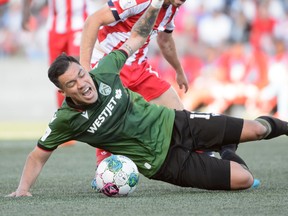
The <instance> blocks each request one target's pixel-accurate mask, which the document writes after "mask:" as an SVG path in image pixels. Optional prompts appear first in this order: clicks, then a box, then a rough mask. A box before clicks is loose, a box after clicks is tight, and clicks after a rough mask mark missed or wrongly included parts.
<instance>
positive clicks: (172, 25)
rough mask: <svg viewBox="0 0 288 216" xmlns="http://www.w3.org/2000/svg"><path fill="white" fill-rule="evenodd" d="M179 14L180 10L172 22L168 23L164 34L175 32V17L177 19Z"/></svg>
mask: <svg viewBox="0 0 288 216" xmlns="http://www.w3.org/2000/svg"><path fill="white" fill-rule="evenodd" d="M178 12H179V10H178V9H177V10H176V12H175V13H174V15H173V18H172V19H171V21H170V22H169V23H167V25H166V27H165V30H164V32H166V33H172V32H173V31H174V29H175V17H176V15H177V13H178Z"/></svg>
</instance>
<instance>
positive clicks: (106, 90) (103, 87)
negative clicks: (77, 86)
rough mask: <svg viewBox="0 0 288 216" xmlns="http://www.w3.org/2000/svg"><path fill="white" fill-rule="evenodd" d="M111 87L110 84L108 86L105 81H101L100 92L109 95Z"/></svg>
mask: <svg viewBox="0 0 288 216" xmlns="http://www.w3.org/2000/svg"><path fill="white" fill-rule="evenodd" d="M111 91H112V90H111V87H110V86H108V85H107V84H105V83H102V82H101V83H100V85H99V92H100V94H102V95H104V96H108V95H110V94H111Z"/></svg>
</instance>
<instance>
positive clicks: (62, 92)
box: [58, 89, 66, 97]
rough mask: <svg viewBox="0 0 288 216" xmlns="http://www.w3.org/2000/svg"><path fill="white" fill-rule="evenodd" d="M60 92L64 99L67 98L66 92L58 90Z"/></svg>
mask: <svg viewBox="0 0 288 216" xmlns="http://www.w3.org/2000/svg"><path fill="white" fill-rule="evenodd" d="M58 92H59V93H60V94H62V95H63V96H64V97H66V94H65V92H64V91H63V90H61V89H58Z"/></svg>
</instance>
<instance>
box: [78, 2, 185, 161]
mask: <svg viewBox="0 0 288 216" xmlns="http://www.w3.org/2000/svg"><path fill="white" fill-rule="evenodd" d="M150 2H151V1H150V0H130V1H127V0H109V1H108V2H107V4H106V5H105V6H103V7H102V8H101V9H100V10H98V11H96V12H95V13H94V14H92V15H91V16H90V17H88V19H87V20H86V23H85V25H84V28H83V35H82V41H81V48H80V63H81V65H82V66H83V67H84V68H85V69H86V70H90V69H91V66H92V67H93V66H95V65H97V62H98V61H99V60H100V59H101V58H102V57H103V56H105V55H106V54H108V53H110V52H111V51H112V50H115V49H118V48H119V47H121V46H122V45H123V43H124V42H125V41H126V40H127V39H128V38H129V36H130V31H131V29H132V27H133V25H134V24H135V23H136V21H137V20H138V19H139V18H140V17H141V15H142V14H143V13H144V12H145V10H146V9H147V8H148V6H149V5H150ZM184 2H185V0H165V1H164V5H163V7H162V8H161V10H160V12H159V15H158V18H157V20H156V23H155V25H154V28H153V31H152V32H151V34H150V36H149V37H148V39H147V41H146V43H145V44H144V45H143V46H142V47H141V48H140V49H139V50H138V51H136V52H135V53H134V54H133V55H132V56H131V57H130V58H129V59H128V60H127V61H126V64H125V66H124V67H123V68H122V70H121V73H120V77H121V80H122V82H123V84H124V86H125V87H128V88H129V89H131V90H132V91H134V92H137V93H139V94H141V95H142V96H143V97H144V98H145V99H146V100H147V101H149V102H151V103H156V104H160V105H164V106H166V107H169V108H174V109H178V110H182V109H183V108H184V107H183V104H182V102H181V101H180V98H179V96H178V95H177V93H176V92H175V90H174V89H173V87H172V86H171V85H170V84H169V83H168V82H166V81H165V80H162V79H160V78H159V77H158V73H157V71H155V69H154V68H153V67H152V66H151V65H150V64H149V62H148V59H147V52H148V44H149V42H150V40H151V39H152V38H154V37H156V36H157V42H158V45H159V48H160V50H161V52H162V54H163V56H164V57H165V59H166V60H167V61H168V62H169V63H170V65H171V66H172V67H173V68H174V70H175V71H176V79H177V83H178V85H179V87H180V89H184V91H185V92H186V91H187V90H188V81H187V78H186V75H185V73H184V71H183V68H182V66H181V63H180V61H179V59H178V57H177V53H176V48H175V43H174V39H173V37H172V32H173V30H174V28H175V25H174V19H175V16H176V14H177V12H178V7H179V6H181V5H182V4H183V3H184ZM108 156H110V153H108V152H106V151H102V150H99V149H97V150H96V157H97V164H99V163H100V162H101V161H102V160H103V159H104V158H106V157H108Z"/></svg>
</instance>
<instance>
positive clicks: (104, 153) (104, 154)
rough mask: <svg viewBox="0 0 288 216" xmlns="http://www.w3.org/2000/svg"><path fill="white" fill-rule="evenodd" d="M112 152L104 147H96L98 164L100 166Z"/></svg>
mask: <svg viewBox="0 0 288 216" xmlns="http://www.w3.org/2000/svg"><path fill="white" fill-rule="evenodd" d="M111 155H112V154H111V153H110V152H107V151H105V150H103V149H98V148H96V165H97V166H98V165H99V164H100V162H101V161H102V160H104V159H105V158H107V157H109V156H111Z"/></svg>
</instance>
